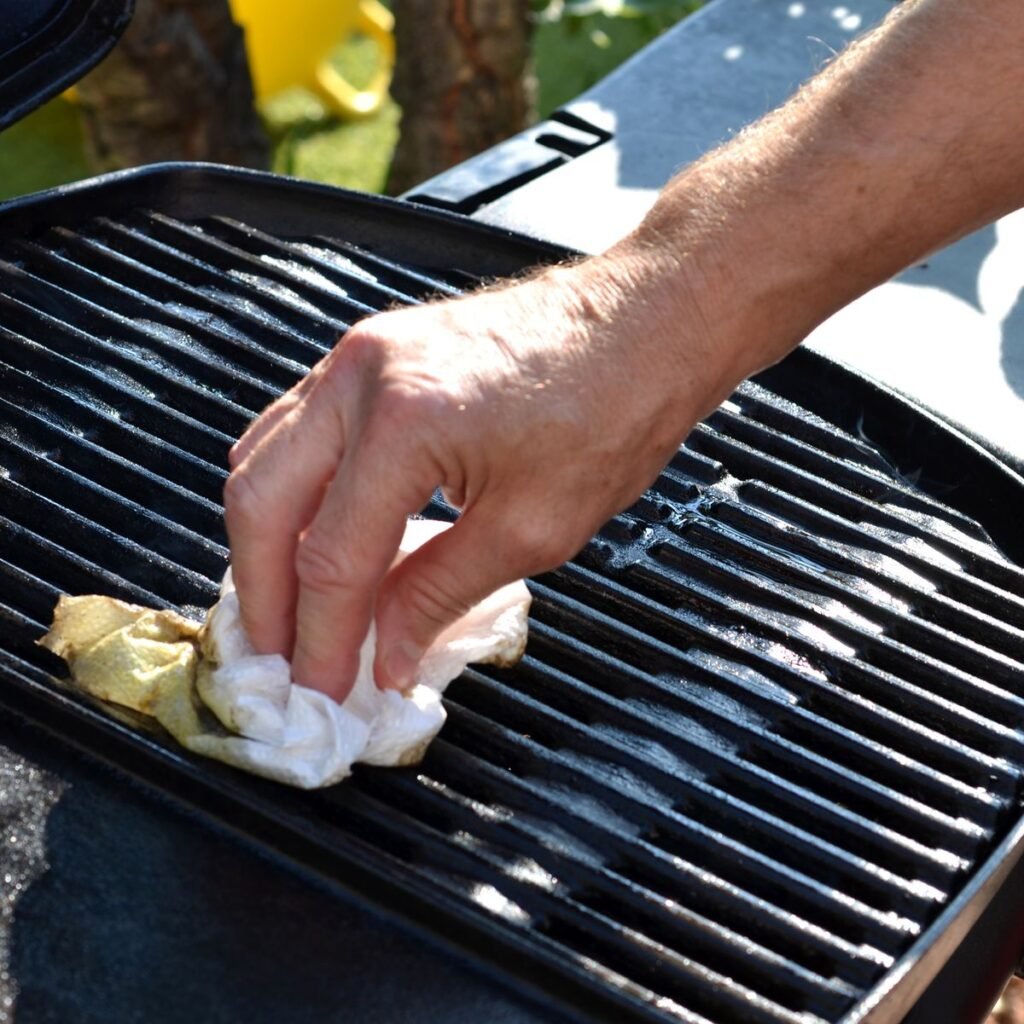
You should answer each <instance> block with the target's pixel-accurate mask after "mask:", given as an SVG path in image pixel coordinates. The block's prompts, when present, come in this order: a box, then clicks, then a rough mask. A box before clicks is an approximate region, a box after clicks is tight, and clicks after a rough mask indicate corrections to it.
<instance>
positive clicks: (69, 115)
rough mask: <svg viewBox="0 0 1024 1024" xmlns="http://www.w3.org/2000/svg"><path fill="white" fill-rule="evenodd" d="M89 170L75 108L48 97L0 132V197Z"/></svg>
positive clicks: (47, 185) (70, 178) (61, 181)
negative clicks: (43, 103) (48, 99)
mask: <svg viewBox="0 0 1024 1024" xmlns="http://www.w3.org/2000/svg"><path fill="white" fill-rule="evenodd" d="M88 173H89V166H88V164H87V163H86V160H85V154H84V152H83V150H82V128H81V125H80V124H79V120H78V110H77V109H76V107H75V105H74V104H73V103H70V102H68V100H66V99H63V98H58V99H55V100H50V102H49V103H47V104H46V105H45V106H43V107H40V108H39V110H36V111H35V112H33V113H32V114H29V116H28V117H26V118H23V119H22V120H21V121H19V122H18V123H17V124H14V125H12V126H11V127H10V128H8V129H7V130H6V131H5V132H4V133H3V134H2V135H0V199H9V198H11V197H13V196H20V195H25V194H26V193H28V192H38V191H39V190H40V189H44V188H51V187H52V186H54V185H63V184H64V183H65V182H68V181H77V180H78V179H79V178H84V177H85V176H86V175H87V174H88Z"/></svg>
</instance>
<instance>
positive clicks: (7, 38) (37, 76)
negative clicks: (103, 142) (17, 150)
mask: <svg viewBox="0 0 1024 1024" xmlns="http://www.w3.org/2000/svg"><path fill="white" fill-rule="evenodd" d="M134 6H135V4H134V0H34V2H32V3H26V2H25V0H0V129H3V128H8V127H10V126H11V125H12V124H14V122H15V121H20V120H21V118H23V117H24V116H25V115H26V114H29V113H31V112H32V111H33V110H35V108H36V107H38V106H41V105H42V104H43V103H45V102H46V101H47V100H48V99H52V98H53V97H54V96H56V95H57V94H58V93H59V92H61V91H62V90H63V89H66V88H67V87H68V86H69V85H72V84H74V83H75V82H77V81H78V79H80V78H81V77H82V76H83V75H84V74H85V73H86V72H87V71H89V70H90V69H91V68H94V67H95V66H96V65H97V64H98V63H99V62H100V60H101V59H102V58H103V57H105V56H106V55H107V53H109V52H110V50H111V49H112V48H113V46H114V43H116V42H117V40H118V39H119V38H120V36H121V33H122V32H124V30H125V28H126V27H127V25H128V21H129V20H130V18H131V15H132V10H133V9H134Z"/></svg>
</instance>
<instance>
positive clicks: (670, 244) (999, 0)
mask: <svg viewBox="0 0 1024 1024" xmlns="http://www.w3.org/2000/svg"><path fill="white" fill-rule="evenodd" d="M1022 53H1024V5H1022V4H1020V3H1019V0H978V2H975V3H962V2H958V0H918V2H916V3H911V2H907V3H904V4H903V5H901V8H900V9H898V10H897V11H896V12H895V13H894V15H893V16H891V17H890V18H889V19H888V20H887V21H886V22H885V23H884V24H883V25H882V26H881V27H880V28H879V29H878V30H876V31H875V32H873V33H872V34H870V35H869V36H868V37H867V38H865V39H864V40H862V41H860V42H859V43H857V44H855V45H854V46H853V47H851V48H850V49H849V50H848V51H846V52H845V53H844V54H842V55H841V56H840V57H839V58H837V59H836V60H835V61H834V62H833V63H832V64H831V65H830V66H829V67H828V68H827V69H826V70H825V71H824V72H823V73H822V74H821V75H819V76H818V77H817V78H815V79H814V80H812V82H811V83H810V84H809V85H808V86H806V87H805V88H804V89H803V90H802V91H801V92H800V93H799V94H798V95H797V96H796V97H794V99H793V100H791V101H790V102H789V103H788V104H786V105H785V106H784V107H783V108H781V109H780V110H778V111H775V112H774V113H772V114H770V115H769V116H768V117H766V118H765V119H764V120H762V121H761V122H760V123H758V124H757V125H755V126H754V127H752V128H750V129H748V130H747V131H745V132H744V133H742V134H741V135H740V136H738V137H737V138H736V139H734V140H733V141H732V142H731V143H729V144H728V145H726V146H724V147H722V148H721V149H719V150H717V151H716V152H714V153H712V154H710V155H709V156H708V157H706V158H705V159H704V160H702V161H699V162H698V163H697V164H695V165H694V166H692V167H690V168H688V169H687V170H685V171H684V172H683V173H681V174H680V175H679V176H678V177H677V178H676V179H675V180H674V181H673V182H672V183H671V184H670V185H669V186H668V187H667V188H666V189H665V191H664V193H663V195H662V197H661V198H660V200H659V202H658V203H657V204H656V206H655V207H654V209H653V210H652V212H651V214H650V215H649V216H648V218H647V219H646V220H645V222H644V223H643V224H642V225H641V227H640V228H639V229H638V230H637V231H636V232H634V234H633V235H631V236H630V237H629V238H628V239H626V240H625V241H624V242H623V243H622V244H621V245H620V246H618V247H616V249H614V250H613V251H612V254H610V255H612V257H613V258H614V257H616V256H617V254H618V253H622V252H627V251H634V250H636V249H640V250H646V251H647V252H649V253H650V254H651V258H652V259H654V258H655V257H656V259H657V261H658V265H659V266H662V267H668V268H669V272H668V273H666V274H665V275H664V277H663V279H662V290H663V294H662V296H661V298H660V299H659V301H661V302H663V303H664V304H665V305H666V306H668V305H671V303H672V302H673V301H675V299H674V298H673V296H675V295H678V294H679V292H680V290H679V288H678V285H677V282H678V281H682V282H683V283H684V287H686V289H687V290H688V291H690V292H692V293H693V294H692V295H689V296H688V297H687V299H686V301H687V302H688V303H690V304H692V303H693V302H694V301H696V302H697V303H698V304H699V306H700V309H701V312H702V316H703V319H704V320H705V321H706V322H708V323H710V324H713V334H714V344H715V350H714V351H715V352H717V353H718V359H719V361H721V362H724V363H725V364H726V365H725V366H724V368H723V373H725V375H726V377H727V378H730V377H731V378H732V379H731V381H730V380H728V379H726V380H723V383H722V387H721V389H725V390H727V389H728V387H729V386H730V384H731V383H735V380H736V379H739V378H740V377H742V376H745V375H747V374H749V373H751V372H753V371H755V370H757V369H759V368H761V367H762V366H764V365H766V364H767V363H770V362H772V361H774V360H776V359H778V358H780V357H781V356H782V355H783V354H785V352H787V351H788V350H789V349H790V348H792V347H793V346H794V345H796V344H797V343H799V341H801V340H802V339H803V337H805V336H806V335H807V334H808V333H809V332H810V331H811V330H812V329H813V328H814V327H815V326H817V324H818V323H820V322H821V321H822V320H824V319H825V318H826V317H828V316H829V315H830V314H831V313H833V312H834V311H835V310H837V309H839V308H841V307H842V306H843V305H845V304H846V303H848V302H849V301H851V300H852V299H854V298H856V297H857V296H858V295H860V294H862V293H863V292H865V291H866V290H868V289H869V288H871V287H872V286H874V285H876V284H879V283H881V282H882V281H884V280H886V279H888V278H889V277H891V276H892V275H893V274H895V273H897V272H899V271H900V270H901V269H903V268H904V267H906V266H908V265H909V264H911V263H913V262H915V261H916V260H918V259H920V258H922V257H923V256H925V255H926V254H927V253H929V252H931V251H933V250H935V249H936V248H939V247H941V246H942V245H944V244H947V243H948V242H950V241H952V240H954V239H955V238H957V237H959V236H960V235H962V234H965V233H967V232H968V231H970V230H973V229H974V228H976V227H979V226H981V225H982V224H984V223H986V222H988V221H990V220H992V219H994V218H996V217H998V216H1000V215H1001V214H1003V213H1006V212H1008V211H1009V210H1012V209H1014V208H1016V207H1018V206H1020V205H1021V204H1024V133H1022V132H1021V130H1020V126H1021V124H1024V59H1022V57H1021V54H1022ZM673 270H674V272H675V273H676V274H677V275H678V276H677V277H676V278H675V279H673V276H672V271H673ZM689 340H690V339H689V337H687V343H688V344H689ZM665 342H666V344H671V343H672V341H671V339H669V338H666V339H665ZM721 389H719V390H721Z"/></svg>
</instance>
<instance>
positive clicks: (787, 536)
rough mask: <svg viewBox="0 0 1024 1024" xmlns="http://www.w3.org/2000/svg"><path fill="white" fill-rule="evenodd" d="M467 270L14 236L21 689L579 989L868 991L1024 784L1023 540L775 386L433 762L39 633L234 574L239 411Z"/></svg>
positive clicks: (598, 1004) (126, 229) (12, 461)
mask: <svg viewBox="0 0 1024 1024" xmlns="http://www.w3.org/2000/svg"><path fill="white" fill-rule="evenodd" d="M469 280H470V277H469V276H468V275H467V274H466V273H464V272H461V271H452V272H450V273H447V274H439V273H437V272H432V271H427V270H425V269H423V268H422V267H419V268H418V267H417V266H415V265H413V264H412V263H409V264H405V263H402V262H398V261H394V260H390V259H387V258H385V257H382V256H381V255H379V254H374V253H373V252H371V251H369V250H368V249H364V248H360V247H359V246H356V245H353V244H349V243H347V242H345V241H341V240H339V239H338V238H329V237H322V236H313V235H306V236H304V237H284V236H278V235H275V234H273V233H269V232H265V231H261V230H258V229H257V228H255V227H252V226H250V225H247V224H245V223H241V222H239V221H238V220H234V219H230V218H227V217H222V218H203V219H201V220H189V219H185V218H178V217H173V216H170V215H167V214H163V213H159V212H128V213H126V214H123V215H119V216H116V217H111V216H96V217H94V218H93V219H91V220H89V221H88V222H86V223H82V224H79V225H78V226H76V227H74V228H71V227H51V228H46V229H42V230H39V231H36V232H34V233H30V234H25V235H21V236H19V237H17V238H11V237H8V238H6V239H5V240H4V241H3V242H0V282H2V287H0V379H2V383H3V387H2V396H3V397H2V398H0V522H2V530H0V652H2V653H0V665H2V666H3V668H4V672H5V674H6V676H7V678H8V681H9V686H10V687H12V689H11V690H10V692H9V693H8V694H7V699H8V701H10V700H12V699H14V698H17V697H18V695H19V694H21V695H25V697H26V699H27V698H28V697H31V698H32V700H31V701H30V702H29V704H27V705H25V706H26V707H29V709H30V712H31V713H38V714H40V715H43V717H45V715H44V714H43V711H42V710H40V709H43V708H45V707H46V706H49V705H52V706H53V708H57V709H58V711H59V713H58V711H54V714H55V715H57V717H56V718H55V719H53V720H54V721H57V722H58V727H62V728H64V730H65V731H69V726H68V723H71V724H72V725H75V724H76V723H77V725H76V728H78V727H79V726H80V727H81V728H82V729H85V725H87V724H89V723H91V725H90V728H91V729H92V730H93V732H92V733H90V732H89V730H88V729H85V731H84V732H80V733H79V736H78V741H79V742H85V743H86V744H87V745H88V744H89V743H90V742H93V743H94V745H95V747H96V749H97V750H99V751H100V752H103V751H104V750H106V752H107V754H108V756H112V757H113V758H114V759H115V760H119V761H121V762H122V763H124V764H126V765H128V766H129V767H130V768H132V769H133V770H141V771H142V773H143V774H146V773H147V771H148V769H146V768H145V767H143V768H141V769H140V768H139V765H150V766H151V767H152V766H154V765H155V766H156V774H158V775H162V776H163V778H162V780H161V784H162V785H164V786H167V787H169V788H170V789H172V790H173V789H175V788H177V789H179V790H180V791H181V792H183V793H185V795H186V796H188V795H190V794H193V793H195V792H197V791H199V790H203V789H204V787H205V788H208V789H209V790H211V791H216V792H217V793H218V794H219V798H220V800H221V803H220V804H219V805H218V806H220V807H221V808H222V809H223V808H227V809H228V810H229V811H230V818H231V820H232V822H233V823H234V824H235V825H236V826H237V827H241V828H242V829H243V830H247V831H248V832H249V833H250V834H251V835H252V836H253V837H255V838H257V839H259V840H262V841H268V842H271V843H273V844H274V845H277V846H278V847H280V848H282V849H285V850H287V851H288V852H290V853H291V854H292V855H293V856H297V857H298V858H299V859H300V860H302V861H303V862H304V863H306V864H307V865H309V866H311V867H313V868H315V869H316V870H318V871H320V872H321V873H323V874H325V875H327V876H329V877H332V878H334V879H337V880H339V881H341V882H342V883H343V884H347V885H350V886H352V887H354V888H357V889H361V890H362V891H364V892H369V893H371V895H374V897H375V898H376V897H377V896H379V897H380V898H381V899H382V900H383V901H384V902H385V903H388V905H390V906H392V907H395V908H399V909H400V910H401V912H403V913H405V914H407V915H408V916H409V917H410V918H411V919H413V920H416V921H418V922H420V923H426V924H427V926H428V927H430V928H432V929H433V930H435V931H436V933H437V934H438V935H439V936H441V937H442V938H444V939H445V940H447V941H452V942H457V943H460V944H461V945H463V946H468V947H470V948H472V949H474V950H475V951H476V953H477V954H478V955H480V956H482V957H484V958H485V959H491V960H500V961H503V963H502V964H501V966H502V969H503V970H504V971H505V972H506V973H512V974H513V975H519V976H521V977H522V978H523V979H524V981H528V982H529V983H530V984H533V985H536V986H537V987H539V988H541V989H543V990H546V991H548V992H549V993H555V994H560V995H561V997H562V998H563V999H564V1000H565V1001H567V1002H573V1003H575V1005H576V1007H577V1008H578V1009H579V1010H580V1012H581V1013H583V1014H584V1015H586V1014H589V1015H591V1016H592V1017H594V1018H601V1019H608V1020H622V1019H624V1018H625V1017H630V1018H631V1019H637V1020H650V1021H665V1020H680V1021H693V1022H710V1024H725V1022H738V1021H743V1022H791V1024H795V1022H798V1021H799V1022H802V1024H813V1022H834V1021H839V1020H840V1019H841V1018H842V1017H843V1015H844V1013H846V1012H847V1011H848V1010H849V1009H850V1008H851V1007H852V1006H854V1005H855V1004H856V1003H857V1002H858V1001H859V1000H860V999H861V998H862V997H863V996H864V994H865V993H866V992H867V991H868V990H869V989H870V988H871V987H872V986H873V985H875V984H876V983H877V982H878V981H879V979H880V978H881V977H882V976H883V975H884V974H885V972H886V971H887V970H888V969H889V968H890V967H891V966H892V965H893V964H894V962H895V961H896V959H897V958H898V957H899V956H900V955H901V954H902V953H903V952H904V951H905V950H907V948H908V947H909V946H910V945H911V943H912V942H913V941H914V940H915V939H916V938H917V937H919V936H920V935H921V933H922V931H923V929H924V928H925V927H926V926H927V925H928V923H929V922H931V921H932V920H934V918H935V917H936V915H937V914H938V913H939V912H940V911H941V910H942V908H943V907H945V906H946V905H948V903H949V901H950V899H951V898H952V897H953V896H954V895H955V894H956V893H957V892H958V891H959V889H960V888H961V887H962V885H963V884H964V881H965V879H967V878H968V877H969V876H970V873H971V871H972V869H973V868H974V867H976V866H977V865H978V864H979V863H980V861H981V859H982V858H983V856H984V855H985V854H986V852H987V851H988V850H989V849H990V848H991V846H992V844H993V841H994V840H995V839H997V838H998V837H999V836H1000V835H1001V832H1002V830H1004V829H1005V826H1006V825H1007V824H1008V823H1009V821H1010V820H1011V819H1012V817H1013V813H1014V808H1015V806H1016V796H1017V792H1018V787H1019V781H1020V775H1021V770H1022V765H1024V740H1022V737H1021V734H1020V733H1019V732H1018V730H1017V729H1016V728H1014V724H1013V723H1016V722H1019V721H1020V720H1021V711H1022V709H1024V601H1022V600H1021V599H1020V597H1018V596H1017V595H1018V594H1021V593H1024V587H1022V581H1024V575H1022V572H1021V570H1020V569H1019V568H1018V567H1017V566H1016V565H1015V564H1013V563H1012V562H1011V561H1009V560H1008V559H1007V558H1006V557H1004V556H1003V555H1002V554H1001V553H1000V552H999V550H997V549H996V548H995V546H994V545H993V544H992V542H991V541H990V540H989V539H988V538H987V536H986V535H985V533H984V532H983V531H982V530H981V528H980V527H978V526H977V524H976V523H975V522H973V521H972V520H970V519H968V518H966V517H965V516H964V515H962V514H961V513H959V512H957V511H955V510H954V509H952V508H951V507H948V506H947V505H945V504H943V503H942V502H940V501H938V500H936V499H934V498H932V497H929V496H928V495H927V494H926V493H925V492H924V491H923V490H921V489H919V488H918V487H916V486H915V485H914V484H913V483H912V482H910V481H908V480H905V479H904V478H903V477H901V476H900V475H899V473H897V472H896V471H895V470H894V469H893V467H892V466H890V465H889V463H888V462H887V461H886V459H885V458H884V457H883V455H882V454H881V453H880V452H879V451H878V450H877V449H876V448H875V447H874V446H873V445H872V444H871V443H870V442H869V441H867V440H865V439H864V438H861V437H857V436H854V435H852V434H850V433H847V432H844V431H842V430H840V429H837V428H836V427H835V426H833V425H832V424H830V423H828V422H826V421H825V420H822V419H819V418H818V417H816V416H814V415H812V414H810V413H809V412H807V411H806V410H803V409H801V408H799V407H798V406H795V405H793V404H791V403H790V402H789V401H787V400H786V399H784V398H782V397H780V396H779V395H776V394H774V393H772V392H771V391H769V390H766V389H765V388H764V387H760V386H758V385H756V384H747V385H744V386H743V387H742V388H741V389H740V390H739V391H738V392H737V393H736V395H734V396H733V398H732V399H731V400H730V401H729V402H727V403H725V405H724V406H723V407H722V408H721V409H720V410H719V411H717V412H716V413H715V414H714V415H712V416H711V417H709V419H708V420H707V422H706V423H704V424H703V425H701V426H700V427H699V428H698V429H697V430H696V432H695V433H694V435H693V436H692V437H691V439H690V440H689V442H688V444H687V446H686V448H684V449H682V450H681V451H680V452H679V453H678V455H677V456H676V457H675V458H674V459H673V461H672V463H671V465H670V466H668V467H667V468H666V469H665V471H664V473H663V474H662V476H661V477H660V478H659V480H658V481H657V483H656V484H655V486H654V487H652V488H651V490H650V491H649V492H648V493H647V494H646V495H645V496H644V498H643V499H642V500H641V501H640V502H638V503H637V505H636V506H635V507H634V508H632V509H631V510H629V511H628V512H627V513H625V514H623V515H622V516H619V517H617V518H616V519H615V520H614V521H612V522H611V523H609V524H608V525H607V527H606V528H605V529H604V530H603V531H602V532H601V534H600V535H599V536H598V537H597V538H595V539H594V541H593V542H592V543H591V544H590V545H589V546H588V547H587V548H586V549H585V551H584V552H583V553H582V554H581V555H580V556H579V557H578V558H577V559H576V560H575V561H574V562H573V563H572V564H570V565H569V566H567V567H566V568H564V569H563V570H561V571H559V572H556V573H552V574H549V575H548V576H545V577H544V578H541V579H538V580H536V581H534V583H533V591H534V595H535V604H534V611H533V618H532V623H531V630H532V632H531V640H530V646H529V651H528V655H527V657H526V658H525V660H524V662H523V663H522V665H521V666H520V667H519V668H518V669H516V670H514V671H512V672H500V671H497V670H494V671H491V670H483V671H470V672H468V673H467V675H466V677H465V678H464V679H463V680H460V681H459V682H457V683H456V684H453V686H452V687H451V689H450V690H449V698H448V701H447V703H448V706H449V709H450V718H449V722H448V724H447V726H446V727H445V730H444V732H443V733H442V735H441V738H440V739H439V740H438V741H437V742H436V743H435V744H434V746H433V747H432V748H431V750H430V752H429V754H428V756H427V758H426V760H425V761H424V762H423V764H422V765H420V766H418V767H417V768H415V769H410V770H401V771H387V770H361V771H359V772H357V774H356V776H355V777H354V779H352V780H350V781H349V782H347V783H346V784H344V785H342V786H340V787H336V788H334V789H331V790H327V791H321V792H317V793H308V794H307V793H296V792H292V791H285V790H283V789H279V788H278V787H275V786H272V785H269V784H265V783H262V782H260V781H258V780H251V779H248V778H243V777H241V776H239V775H237V774H235V773H232V772H230V771H229V770H226V769H222V768H221V767H220V766H216V765H209V764H206V763H199V762H197V761H195V760H194V759H190V758H188V757H186V756H184V755H183V754H182V753H181V752H180V751H178V750H176V749H174V748H172V747H170V746H167V745H165V744H164V743H163V742H162V741H161V740H160V739H159V737H152V736H140V735H137V734H135V733H129V732H128V731H127V730H125V729H124V728H122V727H121V726H119V725H117V724H116V723H113V722H109V721H108V720H107V719H106V718H105V717H103V716H102V715H99V714H97V713H96V712H95V711H94V710H93V709H92V708H90V707H88V706H86V705H84V704H82V703H81V702H80V701H78V700H77V698H73V697H69V696H67V695H66V694H63V693H62V692H61V691H60V690H59V689H58V688H57V687H55V685H54V683H53V680H52V679H51V678H50V676H49V673H51V672H54V673H56V674H59V673H60V668H59V666H58V665H57V664H56V662H55V661H54V660H52V659H50V658H49V656H47V655H46V654H45V652H43V651H41V650H40V649H38V648H36V647H35V646H34V644H33V641H34V640H35V639H36V638H37V637H38V636H39V635H40V634H41V633H42V632H43V630H44V628H45V626H46V624H48V622H49V619H50V614H51V611H52V608H53V605H54V603H55V601H56V599H57V596H58V594H59V593H61V592H62V591H68V592H72V593H82V592H95V591H102V592H106V593H110V594H113V595H115V596H118V597H122V598H126V599H129V600H133V601H138V602H143V603H152V604H158V605H173V606H178V607H181V608H185V609H192V610H195V609H198V608H202V607H205V606H207V605H209V604H210V603H211V602H212V601H213V600H214V599H215V596H216V584H215V581H216V580H218V579H219V577H220V575H221V574H222V572H223V569H224V566H225V558H226V550H225V548H224V537H223V533H222V523H221V518H220V506H219V496H220V491H221V487H222V485H223V481H224V477H225V473H224V468H223V467H224V465H225V460H226V451H227V448H228V447H229V445H230V443H231V442H232V441H233V439H234V438H235V437H236V436H237V435H238V434H239V433H240V432H241V431H242V429H243V428H244V426H245V425H246V423H247V422H248V421H249V419H251V417H252V416H253V415H254V414H255V413H256V412H258V411H259V409H260V408H262V407H263V406H264V405H265V404H266V403H267V402H268V401H269V400H270V399H271V398H272V397H273V396H275V395H276V394H277V393H278V392H279V391H281V390H282V389H284V388H286V387H288V386H289V385H290V384H291V383H292V382H293V381H295V380H296V379H297V378H298V377H299V376H300V375H301V374H302V372H303V371H304V370H305V369H306V368H307V367H308V366H310V365H311V364H312V363H313V362H314V361H315V360H316V359H317V358H318V357H319V356H320V355H321V354H322V353H323V352H325V351H326V350H327V349H328V347H329V346H330V345H331V344H332V343H333V341H334V340H335V338H336V337H337V336H338V334H339V332H340V331H341V330H342V329H343V328H344V327H345V326H346V325H348V324H350V323H352V322H353V321H354V320H356V319H358V318H359V317H361V316H363V315H365V314H366V313H368V312H370V311H372V310H376V309H380V308H384V307H386V306H388V305H391V304H392V303H395V302H410V301H417V300H419V299H421V298H423V297H425V296H427V295H430V294H436V293H439V292H440V293H453V292H456V291H457V290H458V289H459V288H460V287H462V286H464V285H465V284H466V283H467V281H469ZM436 511H438V512H441V513H442V514H443V513H444V511H445V510H443V509H441V508H438V509H437V510H436ZM32 701H34V703H32ZM47 702H49V705H48V703H47ZM33 709H34V710H33ZM51 710H52V708H51ZM61 714H63V716H64V717H63V718H60V715H61ZM61 723H63V725H62V724H61ZM104 730H106V731H104ZM93 734H95V737H96V738H95V740H94V741H93V740H89V739H87V738H86V739H83V736H84V737H88V736H92V735H93ZM115 734H116V736H117V738H118V739H117V744H115V745H114V746H113V747H109V748H107V747H105V746H104V744H108V743H111V742H113V737H114V736H115ZM111 750H113V754H110V751H111ZM149 774H153V773H152V772H150V773H149ZM226 816H227V815H226ZM239 823H241V824H239ZM510 957H511V958H512V959H510ZM515 957H518V958H519V959H518V960H515Z"/></svg>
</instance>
